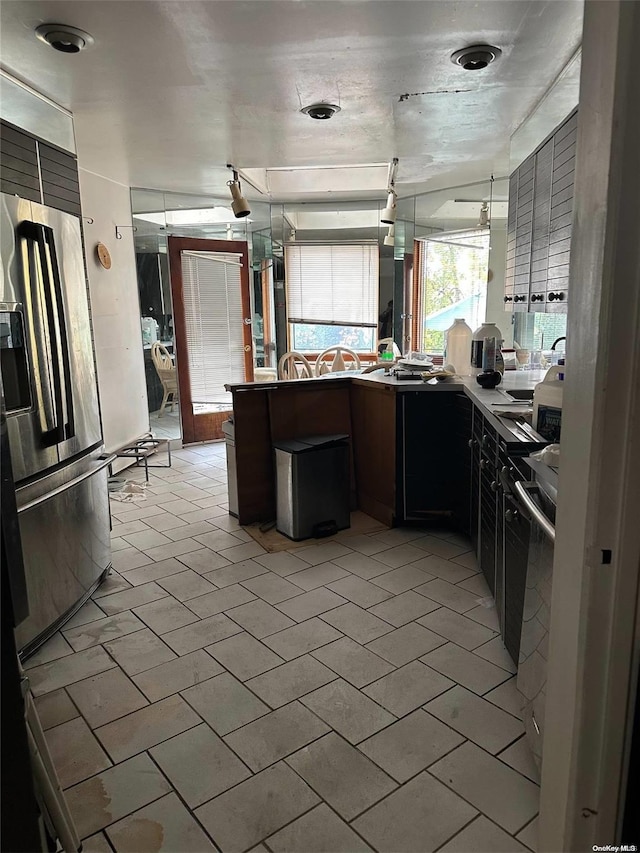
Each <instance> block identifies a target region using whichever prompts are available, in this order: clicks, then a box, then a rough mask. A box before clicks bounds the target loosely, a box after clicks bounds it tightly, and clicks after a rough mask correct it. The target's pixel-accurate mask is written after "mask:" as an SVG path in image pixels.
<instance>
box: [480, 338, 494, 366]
mask: <svg viewBox="0 0 640 853" xmlns="http://www.w3.org/2000/svg"><path fill="white" fill-rule="evenodd" d="M495 369H496V339H495V338H485V339H484V343H483V347H482V371H483V373H486V372H488V371H489V370H495Z"/></svg>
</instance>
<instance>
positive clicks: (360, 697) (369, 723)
mask: <svg viewBox="0 0 640 853" xmlns="http://www.w3.org/2000/svg"><path fill="white" fill-rule="evenodd" d="M300 701H301V702H302V703H303V704H304V705H306V706H307V708H310V709H311V710H312V711H313V712H314V713H315V714H317V715H318V716H319V717H320V718H321V719H323V720H324V721H325V722H326V723H328V724H329V725H330V726H331V727H332V728H333V729H335V730H336V731H337V732H339V733H340V734H341V735H343V737H345V738H346V739H347V740H348V741H349V742H350V743H358V742H359V741H361V740H364V739H365V738H367V737H370V736H371V735H372V734H374V733H375V732H377V731H380V729H382V728H384V727H385V726H388V725H390V724H391V723H393V722H394V721H395V717H394V716H392V715H391V714H390V713H389V712H388V711H385V710H384V709H383V708H381V707H380V706H379V705H377V704H376V703H375V702H372V701H371V699H369V697H368V696H365V695H364V694H363V693H361V692H360V691H359V690H356V689H355V687H352V686H351V685H350V684H347V682H346V681H342V680H338V681H332V682H331V684H327V685H325V687H321V688H320V689H319V690H314V692H313V693H309V694H308V695H307V696H303V697H302V699H301V700H300Z"/></svg>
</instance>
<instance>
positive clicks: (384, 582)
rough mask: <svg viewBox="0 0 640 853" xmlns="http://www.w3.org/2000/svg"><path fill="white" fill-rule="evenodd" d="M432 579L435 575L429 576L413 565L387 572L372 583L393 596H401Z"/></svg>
mask: <svg viewBox="0 0 640 853" xmlns="http://www.w3.org/2000/svg"><path fill="white" fill-rule="evenodd" d="M432 579H433V575H430V574H427V572H424V571H422V570H421V569H420V568H418V567H417V566H415V565H414V564H413V563H411V564H410V565H408V566H402V567H401V568H399V569H393V570H392V571H390V572H386V573H385V574H384V575H378V576H377V577H375V578H373V580H372V581H371V582H372V583H374V584H375V585H376V586H380V587H382V589H386V590H387V592H391V593H393V595H400V593H401V592H407V591H408V590H410V589H413V588H414V587H416V586H421V585H422V584H423V583H425V582H426V581H429V580H432Z"/></svg>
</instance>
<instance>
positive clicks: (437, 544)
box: [415, 536, 471, 560]
mask: <svg viewBox="0 0 640 853" xmlns="http://www.w3.org/2000/svg"><path fill="white" fill-rule="evenodd" d="M415 544H416V545H417V547H418V548H422V549H423V550H424V551H426V552H427V553H428V554H435V555H436V556H438V557H443V558H444V559H446V560H451V559H453V557H459V556H460V554H464V553H466V552H467V551H468V550H469V549H470V547H471V545H470V543H465V544H463V545H460V544H456V543H455V542H452V541H451V539H439V538H438V537H437V536H424V537H422V539H419V540H417V541H416V543H415Z"/></svg>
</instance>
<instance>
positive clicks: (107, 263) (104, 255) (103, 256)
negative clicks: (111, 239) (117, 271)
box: [96, 243, 111, 270]
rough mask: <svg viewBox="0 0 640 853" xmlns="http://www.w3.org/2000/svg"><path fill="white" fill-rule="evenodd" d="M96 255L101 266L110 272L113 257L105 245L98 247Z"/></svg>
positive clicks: (100, 244) (99, 244)
mask: <svg viewBox="0 0 640 853" xmlns="http://www.w3.org/2000/svg"><path fill="white" fill-rule="evenodd" d="M96 255H97V256H98V261H99V263H100V265H101V266H103V267H104V268H105V269H106V270H110V269H111V255H110V253H109V250H108V249H107V247H106V246H105V244H104V243H98V244H97V245H96Z"/></svg>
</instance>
